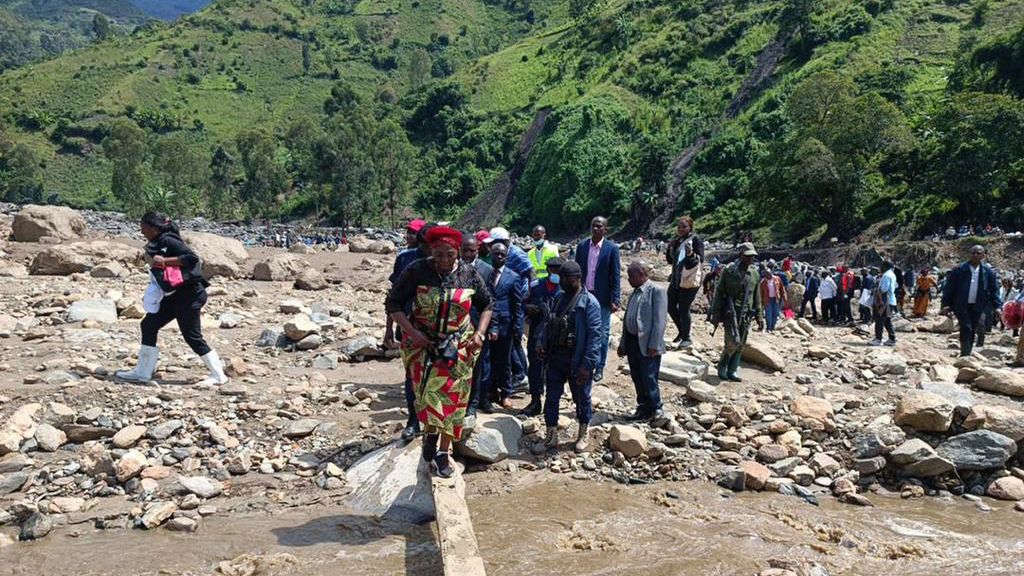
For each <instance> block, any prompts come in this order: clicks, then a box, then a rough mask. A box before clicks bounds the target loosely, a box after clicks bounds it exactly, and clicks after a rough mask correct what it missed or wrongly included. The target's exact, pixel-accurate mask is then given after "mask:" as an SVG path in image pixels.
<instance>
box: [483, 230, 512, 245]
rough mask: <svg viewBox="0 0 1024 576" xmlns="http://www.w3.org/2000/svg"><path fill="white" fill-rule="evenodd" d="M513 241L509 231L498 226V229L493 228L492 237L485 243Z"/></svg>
mask: <svg viewBox="0 0 1024 576" xmlns="http://www.w3.org/2000/svg"><path fill="white" fill-rule="evenodd" d="M511 239H512V237H511V235H509V233H508V230H505V229H504V228H502V227H501V226H498V227H497V228H491V237H490V238H488V239H487V240H484V243H486V244H490V243H492V242H502V241H504V242H508V241H509V240H511Z"/></svg>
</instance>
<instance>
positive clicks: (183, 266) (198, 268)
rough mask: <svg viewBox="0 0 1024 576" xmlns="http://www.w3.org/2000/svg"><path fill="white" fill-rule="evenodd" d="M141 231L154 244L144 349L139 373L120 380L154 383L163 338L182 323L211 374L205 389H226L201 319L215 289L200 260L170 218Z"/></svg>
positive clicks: (152, 219) (156, 219)
mask: <svg viewBox="0 0 1024 576" xmlns="http://www.w3.org/2000/svg"><path fill="white" fill-rule="evenodd" d="M140 227H141V229H142V235H143V236H145V237H146V240H148V242H147V243H146V248H145V251H146V260H147V261H148V262H149V264H150V270H149V274H150V286H149V288H147V289H146V294H145V296H144V297H143V307H144V308H145V310H146V317H145V318H143V319H142V346H141V347H140V348H139V363H138V365H137V366H136V367H135V369H134V370H132V371H130V372H128V371H123V372H118V373H117V374H116V375H117V377H118V378H121V379H124V380H131V381H136V382H146V381H149V380H151V379H152V378H153V372H154V371H155V370H156V363H157V359H158V358H159V356H160V349H159V348H157V347H156V338H157V334H158V333H159V332H160V329H161V328H163V327H164V326H166V325H167V324H168V323H169V322H170V321H171V320H176V321H177V322H178V328H180V329H181V335H182V336H183V337H184V338H185V342H186V343H187V344H188V345H189V347H190V348H192V351H193V352H195V353H196V354H198V355H199V357H200V358H202V360H203V363H204V364H206V367H207V369H209V370H210V375H209V376H208V377H207V378H205V379H203V380H202V381H201V382H200V383H199V384H201V385H207V386H208V385H215V384H224V383H226V382H227V381H228V378H227V376H225V375H224V366H223V364H221V361H220V357H219V356H217V352H216V351H214V350H212V349H211V348H210V347H209V346H208V345H207V344H206V341H205V340H203V333H202V328H201V326H200V315H201V311H202V309H203V306H204V305H205V304H206V287H207V286H209V283H208V282H207V281H206V279H204V278H203V274H202V264H201V262H200V260H199V257H198V256H196V254H195V252H193V251H192V249H191V248H189V247H188V246H187V245H186V244H185V242H184V241H183V240H182V239H181V234H180V233H179V232H178V227H177V226H176V225H175V224H174V222H172V221H171V219H170V218H168V217H167V215H165V214H161V213H159V212H149V213H147V214H146V215H145V216H143V217H142V222H141V224H140Z"/></svg>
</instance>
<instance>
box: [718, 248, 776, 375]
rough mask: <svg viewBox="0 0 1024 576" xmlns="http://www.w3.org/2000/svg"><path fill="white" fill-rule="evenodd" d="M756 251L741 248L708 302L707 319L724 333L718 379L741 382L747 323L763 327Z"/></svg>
mask: <svg viewBox="0 0 1024 576" xmlns="http://www.w3.org/2000/svg"><path fill="white" fill-rule="evenodd" d="M756 256H757V251H756V250H754V245H753V244H751V243H750V242H746V243H743V244H740V246H739V257H738V258H737V260H736V261H735V262H733V263H732V264H730V265H728V266H727V267H726V268H725V269H724V270H722V274H721V276H720V277H719V280H718V286H717V287H716V288H715V296H714V299H713V300H712V302H711V310H710V312H709V314H708V315H709V319H710V321H711V323H712V324H714V325H715V326H716V327H717V326H718V325H719V324H721V325H722V328H724V329H725V347H724V348H723V349H722V357H721V359H719V361H718V379H719V380H720V381H725V380H730V381H732V382H740V381H741V380H740V377H739V368H740V357H741V356H742V355H743V347H744V346H745V345H746V344H747V334H748V333H749V332H750V323H751V321H753V320H757V323H758V325H759V326H760V325H762V324H763V320H762V318H763V311H762V305H761V294H760V292H761V291H760V290H759V289H758V283H759V279H758V275H757V270H756V269H755V268H754V265H753V264H754V257H756Z"/></svg>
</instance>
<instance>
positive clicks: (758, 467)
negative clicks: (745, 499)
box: [739, 460, 772, 490]
mask: <svg viewBox="0 0 1024 576" xmlns="http://www.w3.org/2000/svg"><path fill="white" fill-rule="evenodd" d="M739 468H740V470H742V471H743V473H744V475H745V480H744V486H745V487H746V488H749V489H750V490H761V489H762V488H764V484H765V482H767V481H768V479H769V478H771V476H772V471H771V470H769V469H768V468H767V467H766V466H765V465H763V464H760V463H758V462H755V461H753V460H744V461H742V462H740V464H739Z"/></svg>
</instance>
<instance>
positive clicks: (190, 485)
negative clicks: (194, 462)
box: [178, 476, 224, 500]
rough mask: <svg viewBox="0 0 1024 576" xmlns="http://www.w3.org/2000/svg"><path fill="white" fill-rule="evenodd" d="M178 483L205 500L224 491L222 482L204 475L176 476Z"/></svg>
mask: <svg viewBox="0 0 1024 576" xmlns="http://www.w3.org/2000/svg"><path fill="white" fill-rule="evenodd" d="M178 484H181V486H182V487H184V488H185V489H186V490H188V491H189V492H191V493H193V494H195V495H196V496H199V497H200V498H205V499H207V500H209V499H210V498H214V497H216V496H219V495H220V494H221V493H222V492H224V485H223V484H221V483H220V482H218V481H217V480H214V479H213V478H208V477H206V476H178Z"/></svg>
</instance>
